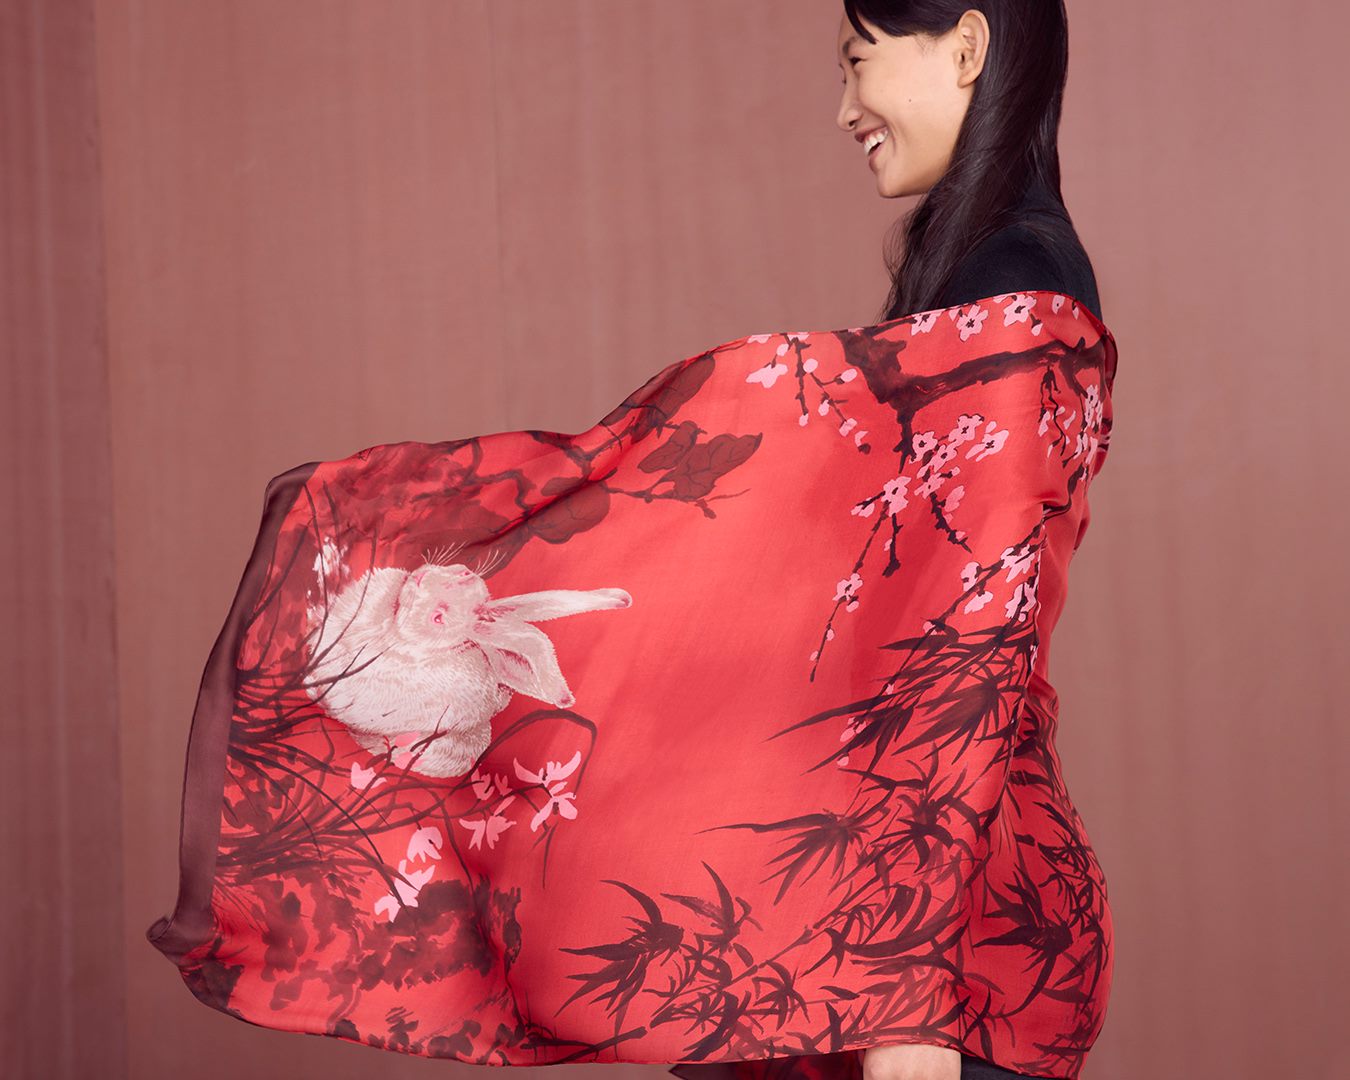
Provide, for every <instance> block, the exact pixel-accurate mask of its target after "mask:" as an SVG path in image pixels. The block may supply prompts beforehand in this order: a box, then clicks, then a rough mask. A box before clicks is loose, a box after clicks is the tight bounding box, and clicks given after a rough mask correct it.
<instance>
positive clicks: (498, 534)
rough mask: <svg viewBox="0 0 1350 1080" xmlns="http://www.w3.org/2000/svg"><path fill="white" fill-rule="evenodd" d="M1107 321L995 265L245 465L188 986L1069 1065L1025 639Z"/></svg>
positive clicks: (529, 1026)
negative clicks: (622, 391)
mask: <svg viewBox="0 0 1350 1080" xmlns="http://www.w3.org/2000/svg"><path fill="white" fill-rule="evenodd" d="M1115 361H1116V347H1115V341H1114V339H1113V337H1112V336H1111V334H1110V332H1109V331H1108V330H1107V329H1106V327H1105V326H1104V325H1102V323H1101V322H1100V321H1099V320H1098V319H1097V318H1096V317H1095V316H1094V315H1092V313H1091V312H1090V311H1088V310H1087V309H1086V308H1085V307H1084V306H1082V305H1081V304H1079V303H1078V302H1077V301H1076V300H1075V299H1074V298H1073V297H1070V296H1065V295H1061V294H1057V293H1053V292H1047V291H1035V292H1028V293H1012V294H1006V295H1001V296H995V297H989V298H987V299H982V300H979V301H976V302H974V303H972V304H963V305H960V306H958V307H951V308H945V309H940V310H932V311H926V312H921V313H917V314H914V315H906V316H902V317H900V318H897V319H893V320H890V321H887V322H884V323H881V324H878V325H873V326H861V327H852V328H847V329H838V330H828V331H785V332H775V333H761V334H751V335H749V336H746V337H743V338H739V339H737V340H735V341H730V342H726V343H724V344H721V345H718V346H716V347H714V348H711V349H708V350H707V351H704V352H700V353H698V354H697V355H694V356H690V357H688V358H685V359H682V360H679V361H676V362H673V363H671V364H669V365H668V366H667V367H665V368H664V369H662V370H661V371H659V372H657V373H656V374H655V375H653V376H652V377H651V378H650V379H648V381H647V382H646V383H645V384H644V385H642V386H641V387H640V388H638V389H637V390H635V391H634V392H633V393H631V394H630V395H628V397H626V398H625V399H624V400H623V401H622V402H620V403H619V404H618V405H617V406H616V407H614V408H613V409H612V410H611V411H610V412H609V413H608V414H607V415H606V416H605V417H604V418H603V419H601V420H600V421H599V422H597V423H596V424H595V425H594V426H592V427H591V428H590V429H588V430H586V431H583V432H580V433H576V434H565V433H560V432H552V431H540V430H519V431H503V432H495V433H491V434H483V435H478V436H474V437H470V438H459V439H452V440H448V441H444V442H437V443H423V442H391V443H385V444H381V445H377V446H372V447H369V448H367V449H364V450H361V451H360V452H359V453H355V454H353V455H351V456H350V457H347V458H343V459H341V460H335V461H321V462H310V463H308V464H305V465H301V466H298V467H296V468H293V469H291V470H289V471H287V472H284V473H282V474H280V475H278V476H277V477H275V478H274V479H273V480H272V481H271V482H270V483H269V484H268V485H267V490H266V493H265V498H264V506H263V516H262V521H261V525H260V528H259V531H258V535H257V540H256V542H255V544H254V547H253V551H252V554H251V555H250V556H249V559H248V562H247V564H246V566H245V569H244V573H243V577H242V580H241V581H240V584H239V587H238V590H237V592H236V594H235V597H234V600H233V603H232V605H231V607H230V610H229V613H228V617H227V619H226V622H225V625H224V627H223V629H222V630H221V632H220V635H219V637H218V638H217V640H216V642H215V646H214V648H213V649H212V650H211V653H210V656H209V658H208V659H207V662H206V667H205V671H204V674H203V677H202V682H201V687H200V691H199V695H198V698H197V702H196V708H195V711H194V713H193V716H192V726H191V732H190V735H189V739H188V756H187V768H186V777H185V785H184V793H183V805H182V833H181V847H180V864H181V865H180V887H179V895H178V900H177V905H176V907H175V909H174V912H173V915H172V916H171V917H166V918H161V919H159V920H157V921H156V923H155V924H154V925H153V926H152V927H150V928H149V930H148V931H147V936H148V938H149V939H150V941H151V942H152V943H153V944H154V945H155V947H156V948H158V949H159V950H160V951H161V952H163V953H164V955H165V956H167V957H168V958H169V959H170V960H171V961H172V962H173V963H174V964H175V965H176V966H177V967H178V968H179V970H180V973H181V976H182V978H183V980H184V982H185V983H186V985H187V987H188V988H189V989H190V990H191V992H192V993H193V994H194V995H195V996H196V997H197V998H198V999H199V1000H200V1001H202V1002H203V1003H205V1004H207V1005H209V1006H211V1007H212V1008H215V1009H218V1010H221V1011H222V1012H225V1013H228V1014H230V1015H233V1016H235V1017H238V1018H240V1019H243V1020H246V1021H248V1022H251V1023H253V1024H258V1025H262V1026H266V1027H271V1028H277V1029H282V1030H287V1031H294V1032H308V1033H313V1034H319V1035H326V1036H330V1037H335V1038H339V1039H344V1040H349V1041H352V1042H358V1043H363V1044H366V1045H368V1046H372V1047H378V1048H383V1049H386V1050H391V1051H396V1052H400V1053H407V1054H417V1055H421V1056H426V1057H443V1058H452V1059H457V1060H460V1061H465V1062H474V1063H479V1064H496V1065H545V1064H561V1063H578V1062H591V1063H602V1062H616V1061H625V1062H660V1063H667V1064H670V1065H671V1066H672V1068H671V1070H670V1071H671V1072H672V1073H674V1074H676V1075H678V1076H681V1077H686V1078H699V1077H704V1078H715V1077H716V1078H733V1077H743V1078H768V1077H771V1076H781V1077H797V1078H802V1080H806V1078H815V1077H820V1078H844V1077H859V1076H861V1064H860V1063H861V1051H862V1050H863V1049H865V1048H867V1047H869V1046H875V1045H887V1044H893V1043H904V1042H922V1043H936V1044H940V1045H944V1046H949V1047H952V1048H955V1049H959V1050H961V1051H962V1052H963V1053H966V1054H969V1055H973V1056H977V1057H981V1058H984V1059H986V1060H988V1061H991V1062H993V1063H995V1064H997V1065H1001V1066H1002V1067H1004V1068H1007V1069H1011V1070H1013V1071H1016V1072H1022V1073H1028V1074H1031V1075H1038V1076H1047V1077H1060V1078H1066V1080H1073V1078H1075V1077H1077V1076H1078V1074H1079V1072H1080V1070H1081V1068H1082V1066H1083V1062H1084V1060H1085V1058H1086V1056H1087V1053H1088V1051H1089V1049H1090V1048H1091V1046H1092V1044H1093V1042H1094V1040H1095V1039H1096V1037H1097V1034H1098V1032H1099V1030H1100V1028H1101V1026H1102V1022H1103V1019H1104V1015H1105V1009H1106V1003H1107V996H1108V993H1109V988H1110V981H1111V967H1112V930H1111V917H1110V909H1109V907H1108V904H1107V895H1106V882H1105V879H1104V876H1103V874H1102V871H1101V867H1100V865H1099V863H1098V861H1097V858H1096V855H1095V853H1094V851H1093V849H1092V846H1091V843H1090V842H1089V840H1088V837H1087V833H1086V830H1085V828H1084V825H1083V821H1082V819H1081V818H1080V816H1079V814H1078V812H1077V810H1076V809H1075V807H1074V805H1073V802H1072V801H1071V799H1070V797H1069V794H1068V791H1067V788H1066V786H1065V782H1064V779H1063V776H1062V771H1061V768H1060V763H1059V758H1058V755H1057V752H1056V750H1055V745H1054V735H1055V730H1056V727H1057V723H1058V697H1057V695H1056V694H1055V692H1054V689H1053V687H1052V685H1051V683H1050V681H1049V679H1048V660H1049V651H1050V637H1051V632H1052V630H1053V627H1054V624H1055V622H1056V620H1057V619H1058V616H1059V614H1060V611H1061V610H1062V607H1063V604H1064V600H1065V597H1066V589H1067V568H1068V564H1069V561H1070V559H1071V557H1072V555H1073V552H1074V551H1075V550H1076V549H1077V547H1078V546H1079V543H1080V542H1081V540H1082V536H1083V532H1084V529H1085V528H1086V526H1087V522H1088V504H1087V493H1088V488H1089V485H1090V483H1091V481H1092V479H1093V477H1094V476H1095V475H1096V474H1097V472H1098V471H1099V470H1100V468H1101V467H1102V462H1103V460H1104V458H1105V456H1106V452H1107V446H1108V442H1109V436H1110V430H1111V398H1110V389H1111V385H1112V383H1113V380H1114V376H1115Z"/></svg>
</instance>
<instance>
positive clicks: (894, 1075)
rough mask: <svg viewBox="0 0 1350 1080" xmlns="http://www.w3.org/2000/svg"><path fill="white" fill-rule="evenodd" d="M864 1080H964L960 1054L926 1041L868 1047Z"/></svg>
mask: <svg viewBox="0 0 1350 1080" xmlns="http://www.w3.org/2000/svg"><path fill="white" fill-rule="evenodd" d="M863 1080H961V1053H960V1051H959V1050H953V1049H952V1048H951V1047H949V1046H929V1045H928V1044H926V1043H901V1044H899V1045H897V1046H869V1047H868V1048H867V1050H866V1051H864V1052H863Z"/></svg>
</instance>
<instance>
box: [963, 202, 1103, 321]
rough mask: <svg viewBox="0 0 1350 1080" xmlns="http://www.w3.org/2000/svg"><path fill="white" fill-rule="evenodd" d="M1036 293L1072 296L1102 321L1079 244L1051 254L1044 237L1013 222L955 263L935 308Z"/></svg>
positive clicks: (1088, 266) (1087, 263)
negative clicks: (1014, 293) (1024, 293)
mask: <svg viewBox="0 0 1350 1080" xmlns="http://www.w3.org/2000/svg"><path fill="white" fill-rule="evenodd" d="M1042 289H1043V290H1045V291H1047V292H1058V293H1063V294H1064V295H1066V296H1072V297H1074V298H1075V299H1076V300H1079V301H1081V302H1082V303H1083V304H1085V305H1087V307H1088V308H1089V309H1090V310H1091V311H1092V313H1093V314H1094V315H1095V316H1097V318H1099V319H1100V318H1101V317H1102V314H1101V304H1100V302H1099V300H1098V298H1097V282H1096V278H1095V276H1094V275H1093V272H1092V264H1091V262H1090V261H1089V260H1088V258H1087V253H1086V252H1084V251H1083V250H1082V247H1081V245H1078V244H1077V243H1075V244H1073V245H1072V246H1071V247H1070V249H1069V250H1067V251H1065V252H1064V253H1062V254H1057V253H1056V250H1055V248H1053V247H1052V246H1051V244H1050V242H1049V241H1048V240H1046V239H1045V237H1044V236H1042V235H1041V234H1040V233H1038V232H1037V231H1036V230H1035V229H1033V228H1032V227H1031V226H1029V225H1027V224H1026V223H1025V222H1022V221H1015V222H1012V223H1010V224H1008V225H1005V226H1004V227H1002V228H1001V229H998V230H997V231H996V232H993V233H991V234H990V235H989V236H987V237H985V238H984V240H982V241H981V242H980V243H979V244H976V245H975V247H974V248H973V249H972V250H971V251H970V253H969V254H968V255H967V256H966V257H965V258H964V259H962V260H961V262H960V264H959V265H958V266H957V268H956V271H955V272H954V273H953V274H952V277H951V280H950V281H949V282H948V283H947V287H946V288H945V289H944V290H943V292H942V297H941V299H940V300H939V301H938V306H939V307H954V306H955V305H957V304H969V303H971V302H972V301H975V300H981V299H983V298H985V297H989V296H1000V295H1003V294H1004V293H1012V292H1033V291H1036V290H1042Z"/></svg>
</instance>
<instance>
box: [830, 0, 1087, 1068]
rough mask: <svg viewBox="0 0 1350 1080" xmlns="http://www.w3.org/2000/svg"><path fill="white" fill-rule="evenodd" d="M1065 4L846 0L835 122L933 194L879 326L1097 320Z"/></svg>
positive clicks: (897, 177) (924, 1050)
mask: <svg viewBox="0 0 1350 1080" xmlns="http://www.w3.org/2000/svg"><path fill="white" fill-rule="evenodd" d="M1067 40H1068V31H1067V25H1066V19H1065V13H1064V6H1063V4H1062V2H1060V0H978V6H971V4H970V3H968V2H966V0H845V3H844V16H843V18H841V20H840V25H839V35H838V52H839V66H840V67H841V69H842V70H843V76H844V77H843V85H844V92H843V99H842V101H841V103H840V106H839V116H838V123H839V126H840V127H841V128H843V129H844V130H845V131H847V132H849V133H850V134H851V135H853V137H854V138H856V139H857V140H858V141H859V142H860V143H862V145H863V149H864V151H865V153H866V154H867V164H868V167H869V168H871V170H872V172H873V173H874V174H875V175H876V178H877V191H878V192H879V193H880V194H881V195H882V197H884V198H897V197H900V196H906V195H920V194H922V195H923V196H924V198H923V199H922V200H921V201H920V202H919V203H918V205H917V206H916V208H915V209H914V211H913V212H912V213H911V214H910V215H909V217H908V219H907V220H906V228H905V235H904V240H905V243H904V255H903V259H902V260H901V261H900V262H899V265H898V266H896V265H894V264H893V263H892V265H891V267H890V269H891V271H892V274H893V284H892V287H891V294H890V297H889V298H888V300H887V303H886V307H885V308H884V309H883V313H882V314H881V315H880V316H879V318H881V319H882V320H885V319H893V318H896V317H898V316H899V315H902V314H904V313H906V312H911V311H923V310H926V309H930V308H935V307H948V306H951V305H955V304H965V303H970V302H972V301H975V300H978V299H981V298H985V297H990V296H995V295H998V294H1002V293H1011V292H1019V291H1021V292H1026V291H1030V290H1035V289H1048V290H1053V291H1056V292H1060V293H1064V294H1066V295H1068V296H1072V297H1074V298H1076V299H1077V300H1078V301H1079V302H1081V303H1082V304H1083V305H1085V306H1086V307H1088V308H1089V309H1090V310H1091V311H1092V313H1093V314H1094V315H1096V316H1097V317H1098V318H1101V305H1100V303H1099V301H1098V297H1097V286H1096V280H1095V277H1094V275H1093V271H1092V264H1091V262H1090V261H1089V259H1088V256H1087V253H1086V252H1085V251H1084V250H1083V247H1082V245H1081V244H1080V243H1079V241H1078V237H1077V235H1076V233H1075V231H1074V228H1073V225H1072V223H1071V221H1070V219H1069V215H1068V213H1067V211H1066V210H1065V208H1064V204H1063V200H1062V199H1061V198H1060V196H1059V151H1058V148H1057V145H1056V136H1057V132H1058V128H1059V117H1060V105H1061V101H1062V98H1063V92H1064V82H1065V70H1066V66H1067V60H1068V45H1067ZM1022 1075H1025V1074H1021V1073H1015V1072H1012V1071H1010V1070H1007V1069H1002V1068H999V1067H997V1066H994V1065H992V1064H990V1063H989V1062H985V1061H982V1060H981V1059H979V1058H975V1057H972V1056H969V1055H965V1054H961V1053H959V1052H958V1051H956V1050H954V1049H951V1048H949V1047H945V1046H930V1045H925V1044H916V1043H911V1044H903V1045H895V1046H878V1047H873V1048H871V1049H869V1050H867V1051H865V1052H864V1055H863V1076H864V1080H957V1078H958V1077H965V1078H971V1077H979V1078H987V1080H996V1078H1008V1080H1011V1078H1013V1077H1017V1076H1022Z"/></svg>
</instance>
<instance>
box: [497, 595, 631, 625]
mask: <svg viewBox="0 0 1350 1080" xmlns="http://www.w3.org/2000/svg"><path fill="white" fill-rule="evenodd" d="M632 603H633V598H632V597H631V596H629V595H628V593H626V592H625V591H624V590H623V589H542V590H540V591H539V592H528V593H520V594H519V595H517V596H503V597H500V598H498V599H496V600H485V601H484V602H483V603H482V605H480V607H479V610H480V611H481V612H483V613H484V614H485V615H495V616H498V617H500V616H503V615H509V616H514V617H515V618H517V619H528V620H529V621H530V622H540V621H542V620H544V619H557V618H559V617H561V616H563V615H579V614H580V613H581V612H583V611H604V610H606V609H610V608H626V607H628V606H630V605H631V604H632Z"/></svg>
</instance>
